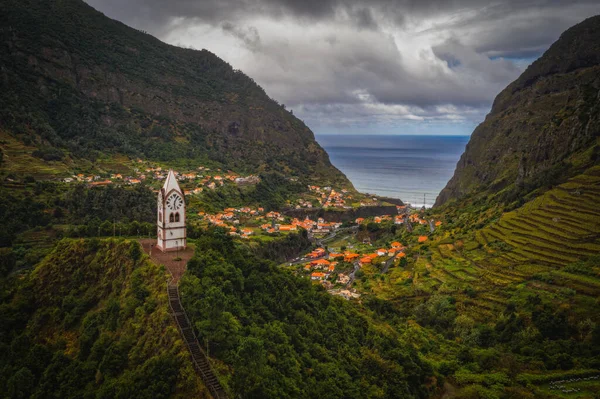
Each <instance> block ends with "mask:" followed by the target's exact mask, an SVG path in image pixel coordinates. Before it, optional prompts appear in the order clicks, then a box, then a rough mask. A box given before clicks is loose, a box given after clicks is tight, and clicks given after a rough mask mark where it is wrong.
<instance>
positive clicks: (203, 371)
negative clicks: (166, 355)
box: [167, 285, 227, 399]
mask: <svg viewBox="0 0 600 399" xmlns="http://www.w3.org/2000/svg"><path fill="white" fill-rule="evenodd" d="M167 292H168V296H169V303H170V305H171V309H172V310H173V316H174V317H175V319H176V321H177V324H178V325H179V331H180V332H181V335H182V336H183V339H184V340H185V342H186V344H187V346H188V349H189V351H190V354H191V355H192V359H194V362H195V364H196V367H197V368H198V371H199V372H200V376H201V377H202V380H203V381H204V383H205V384H206V386H207V387H208V389H209V390H210V392H211V394H212V396H213V398H215V399H226V398H227V394H226V392H225V390H224V389H223V387H222V386H221V383H220V382H219V379H218V378H217V377H216V375H215V374H214V372H213V370H212V368H211V367H210V362H209V360H208V358H207V357H206V355H205V354H204V352H203V351H202V349H201V347H200V345H199V344H198V341H197V340H196V336H195V335H194V331H193V330H192V327H191V326H190V323H189V322H188V319H187V317H186V315H185V309H184V308H183V306H182V305H181V299H180V298H179V291H178V290H177V286H171V285H170V286H168V290H167Z"/></svg>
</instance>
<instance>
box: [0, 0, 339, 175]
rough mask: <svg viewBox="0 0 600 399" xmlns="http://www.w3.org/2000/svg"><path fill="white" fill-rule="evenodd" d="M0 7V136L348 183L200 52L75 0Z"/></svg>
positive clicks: (55, 149) (284, 114) (56, 153)
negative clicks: (277, 171)
mask: <svg viewBox="0 0 600 399" xmlns="http://www.w3.org/2000/svg"><path fill="white" fill-rule="evenodd" d="M0 7H1V8H2V10H3V12H2V14H1V15H0V26H1V27H2V28H1V29H0V131H1V130H3V129H4V130H6V131H8V133H9V135H11V136H12V137H17V138H18V139H19V140H20V141H21V142H23V143H24V144H25V145H34V146H35V147H36V148H37V149H38V151H37V153H36V154H35V155H36V156H38V157H40V158H43V159H45V160H48V161H57V160H62V161H64V162H66V163H69V161H70V160H71V159H72V158H84V159H92V160H93V159H95V158H96V157H98V156H100V155H102V154H105V153H109V154H114V153H121V154H126V155H129V156H136V157H147V158H150V159H155V160H163V161H175V160H181V159H193V160H205V161H206V160H209V161H210V160H212V161H215V162H217V164H218V165H222V166H223V167H227V168H235V169H238V170H246V171H249V172H256V171H257V170H258V171H260V170H279V171H282V172H285V173H287V174H289V175H297V176H300V177H308V176H314V177H316V178H320V179H326V180H330V181H333V180H339V181H344V182H347V180H346V179H345V177H344V176H343V175H342V174H341V173H340V172H339V171H338V170H337V169H335V168H334V167H333V166H332V165H331V163H330V162H329V157H328V156H327V154H326V153H325V151H324V150H323V149H322V148H321V147H320V146H319V145H318V144H317V142H316V141H315V139H314V135H313V133H312V132H311V131H310V130H309V129H308V127H306V125H304V123H302V121H300V120H299V119H297V118H295V117H294V116H293V114H292V113H291V112H289V111H287V110H286V109H285V107H284V106H283V105H280V104H278V103H277V102H276V101H274V100H272V99H270V98H269V97H268V96H267V95H266V93H265V92H264V91H263V89H262V88H260V87H259V86H258V85H257V84H256V83H255V82H254V81H253V80H252V79H251V78H249V77H248V76H246V75H244V74H243V73H242V72H240V71H237V70H234V69H233V68H232V67H231V66H230V65H228V64H227V63H225V62H224V61H222V60H221V59H219V58H218V57H217V56H215V55H214V54H212V53H210V52H209V51H206V50H202V51H196V50H190V49H183V48H178V47H174V46H170V45H167V44H165V43H162V42H160V41H159V40H157V39H156V38H154V37H152V36H150V35H148V34H146V33H143V32H140V31H137V30H135V29H132V28H129V27H127V26H125V25H123V24H121V23H119V22H117V21H114V20H111V19H109V18H107V17H105V16H104V15H103V14H101V13H99V12H97V11H95V10H94V9H93V8H91V7H89V6H88V5H87V4H85V3H84V2H83V1H81V0H60V1H58V0H54V1H43V2H40V1H35V0H25V1H16V0H1V1H0ZM5 161H9V160H6V159H5Z"/></svg>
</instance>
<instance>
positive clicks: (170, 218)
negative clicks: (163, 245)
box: [169, 213, 175, 223]
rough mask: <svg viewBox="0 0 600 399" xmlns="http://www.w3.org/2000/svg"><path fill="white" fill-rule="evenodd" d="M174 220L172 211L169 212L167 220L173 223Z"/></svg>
mask: <svg viewBox="0 0 600 399" xmlns="http://www.w3.org/2000/svg"><path fill="white" fill-rule="evenodd" d="M174 221H175V216H173V214H172V213H170V214H169V222H171V223H173V222H174Z"/></svg>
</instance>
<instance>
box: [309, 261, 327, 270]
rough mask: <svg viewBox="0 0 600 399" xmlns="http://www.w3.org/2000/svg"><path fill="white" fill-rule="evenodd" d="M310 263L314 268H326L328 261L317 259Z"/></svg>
mask: <svg viewBox="0 0 600 399" xmlns="http://www.w3.org/2000/svg"><path fill="white" fill-rule="evenodd" d="M310 265H311V266H312V267H314V268H315V269H327V268H328V267H329V265H330V262H329V261H328V260H327V259H318V260H313V261H311V262H310Z"/></svg>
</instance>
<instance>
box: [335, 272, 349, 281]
mask: <svg viewBox="0 0 600 399" xmlns="http://www.w3.org/2000/svg"><path fill="white" fill-rule="evenodd" d="M337 282H338V283H339V284H348V283H349V282H350V276H347V275H345V274H343V273H340V274H338V277H337Z"/></svg>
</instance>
